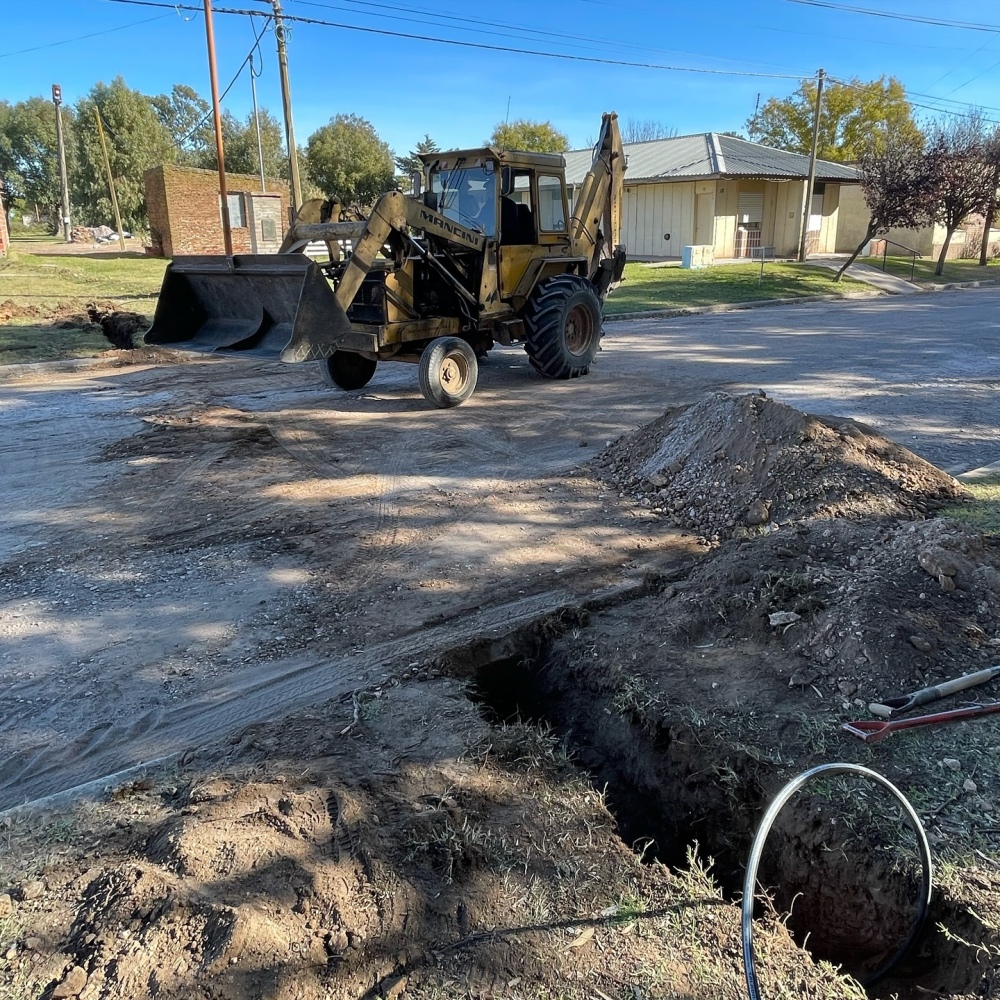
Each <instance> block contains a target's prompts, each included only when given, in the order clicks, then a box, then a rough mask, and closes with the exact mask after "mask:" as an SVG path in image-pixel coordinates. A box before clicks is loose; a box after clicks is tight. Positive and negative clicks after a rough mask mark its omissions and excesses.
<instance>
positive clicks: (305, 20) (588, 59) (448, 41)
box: [105, 0, 812, 80]
mask: <svg viewBox="0 0 1000 1000" xmlns="http://www.w3.org/2000/svg"><path fill="white" fill-rule="evenodd" d="M105 2H106V3H124V4H130V5H132V6H137V7H169V8H170V9H171V10H195V11H197V10H200V9H201V8H200V7H193V6H190V5H188V4H172V3H164V2H160V0H105ZM214 10H215V13H217V14H240V15H243V16H249V15H253V14H259V11H251V10H243V9H239V8H235V7H216V8H214ZM282 17H283V18H284V20H286V21H293V22H297V23H299V24H315V25H320V26H322V27H325V28H341V29H343V30H345V31H360V32H363V33H365V34H369V35H382V36H387V37H390V38H406V39H410V40H413V41H419V42H434V43H436V44H438V45H456V46H459V47H460V48H466V49H485V50H486V51H489V52H509V53H512V54H514V55H521V56H540V57H542V58H544V59H562V60H568V61H571V62H585V63H597V64H599V65H602V66H626V67H628V68H630V69H653V70H660V71H666V72H672V73H705V74H709V75H713V76H750V77H767V78H769V79H773V80H801V79H803V78H804V77H808V76H811V75H812V74H811V73H761V72H752V71H749V70H735V69H704V68H697V67H694V66H670V65H666V64H663V63H643V62H630V61H627V60H624V59H605V58H602V57H600V56H583V55H574V54H572V53H569V52H540V51H538V50H537V49H522V48H516V47H514V46H509V45H489V44H487V43H486V42H466V41H461V40H459V39H457V38H435V37H433V36H431V35H416V34H412V33H410V32H405V31H389V30H388V29H386V28H366V27H362V26H360V25H357V24H342V23H340V22H337V21H324V20H321V19H319V18H313V17H302V16H301V15H297V14H283V15H282Z"/></svg>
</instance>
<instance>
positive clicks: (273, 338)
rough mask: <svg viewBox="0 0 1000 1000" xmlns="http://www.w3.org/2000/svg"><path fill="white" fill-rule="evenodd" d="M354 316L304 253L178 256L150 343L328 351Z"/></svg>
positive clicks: (289, 356) (300, 357)
mask: <svg viewBox="0 0 1000 1000" xmlns="http://www.w3.org/2000/svg"><path fill="white" fill-rule="evenodd" d="M352 339H356V337H355V338H352V335H351V323H350V320H349V319H348V318H347V314H346V313H345V312H344V310H343V309H342V308H341V306H340V303H339V302H338V301H337V297H336V295H335V294H334V291H333V288H332V286H331V285H330V283H329V281H327V279H326V277H325V275H324V274H323V272H322V271H321V270H320V269H319V266H318V265H317V264H316V263H315V262H313V261H311V260H310V259H309V258H308V257H306V256H305V255H304V254H297V253H296V254H246V255H241V256H235V257H178V258H177V259H176V260H174V261H173V263H171V264H170V265H169V266H168V267H167V272H166V274H165V275H164V278H163V287H162V288H161V289H160V298H159V301H158V302H157V305H156V315H155V316H154V317H153V325H152V327H150V329H149V332H148V333H147V334H146V343H147V344H167V345H169V346H171V347H176V348H179V349H180V350H185V351H200V352H203V353H209V354H233V355H244V356H247V357H254V358H271V359H280V360H281V361H310V360H318V359H321V358H327V357H329V356H330V355H331V354H332V353H333V352H334V351H335V350H337V349H338V347H340V346H343V345H344V343H345V341H351V340H352Z"/></svg>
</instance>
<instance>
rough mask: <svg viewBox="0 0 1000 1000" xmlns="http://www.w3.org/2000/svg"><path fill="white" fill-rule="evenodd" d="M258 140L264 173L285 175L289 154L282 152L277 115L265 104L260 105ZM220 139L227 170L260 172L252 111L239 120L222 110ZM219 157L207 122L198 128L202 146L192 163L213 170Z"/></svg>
mask: <svg viewBox="0 0 1000 1000" xmlns="http://www.w3.org/2000/svg"><path fill="white" fill-rule="evenodd" d="M259 114H260V143H261V150H262V152H263V154H264V174H265V176H266V177H285V176H287V174H288V158H287V157H286V156H285V147H284V143H283V141H282V140H283V130H282V127H281V125H280V123H279V122H278V119H277V118H275V117H274V115H272V114H271V112H270V111H268V110H267V108H261V109H260V112H259ZM222 142H223V145H224V147H225V157H226V170H227V171H229V173H232V174H259V173H260V165H259V159H260V158H259V155H258V150H257V128H256V125H255V123H254V116H253V112H251V113H250V114H249V115H247V117H246V119H245V120H244V121H240V120H239V119H238V118H237V117H236V116H235V115H233V114H231V113H230V112H229V111H223V113H222ZM218 162H219V158H218V156H217V155H216V149H215V127H214V125H213V124H212V123H209V124H207V125H206V126H205V127H204V128H203V129H202V130H201V150H200V151H199V152H198V153H197V154H196V155H195V157H194V163H195V166H198V167H205V168H207V169H211V170H215V169H217V168H218Z"/></svg>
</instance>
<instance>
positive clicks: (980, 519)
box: [941, 472, 1000, 535]
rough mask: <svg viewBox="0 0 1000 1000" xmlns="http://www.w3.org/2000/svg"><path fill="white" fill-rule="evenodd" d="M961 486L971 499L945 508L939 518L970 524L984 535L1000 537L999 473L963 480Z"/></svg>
mask: <svg viewBox="0 0 1000 1000" xmlns="http://www.w3.org/2000/svg"><path fill="white" fill-rule="evenodd" d="M962 486H964V487H965V489H966V490H968V492H969V494H970V495H971V499H970V500H967V501H965V502H964V503H958V504H953V505H952V506H950V507H945V508H944V509H943V510H942V511H941V516H942V517H950V518H952V519H954V520H956V521H962V522H964V523H965V524H971V525H972V526H973V527H974V528H975V529H976V530H977V531H981V532H982V533H983V534H984V535H1000V472H995V473H993V474H992V475H987V476H981V477H977V478H974V479H972V478H970V479H963V480H962Z"/></svg>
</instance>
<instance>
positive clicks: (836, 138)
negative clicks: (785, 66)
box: [746, 76, 920, 163]
mask: <svg viewBox="0 0 1000 1000" xmlns="http://www.w3.org/2000/svg"><path fill="white" fill-rule="evenodd" d="M815 107H816V81H815V80H803V81H802V83H801V84H800V85H799V89H798V90H796V91H795V93H794V94H792V95H791V96H790V97H785V98H777V97H772V98H771V99H770V100H768V101H767V103H766V104H765V105H764V107H763V108H761V109H760V111H759V112H757V113H756V114H755V115H753V116H752V117H751V118H749V119H747V123H746V128H747V132H748V133H749V135H750V138H751V139H752V140H753V141H754V142H760V143H763V144H764V145H765V146H773V147H775V148H776V149H787V150H788V151H789V152H791V153H804V154H806V155H808V154H809V152H810V150H811V148H812V129H813V113H814V110H815ZM886 131H893V132H898V133H900V134H902V135H904V136H909V137H910V138H913V139H915V138H916V137H917V136H918V135H919V133H920V130H919V129H918V128H917V125H916V123H915V122H914V120H913V109H912V108H911V107H910V103H909V101H907V99H906V91H905V90H904V89H903V85H902V84H901V83H900V82H899V80H897V79H896V78H895V77H889V78H888V80H887V79H886V78H885V77H884V76H882V77H879V78H878V79H877V80H872V81H870V82H869V83H863V82H862V81H861V80H859V79H857V78H855V79H853V80H851V81H850V82H849V83H836V82H828V83H827V85H826V86H825V87H824V88H823V113H822V116H821V117H820V128H819V148H818V150H817V154H816V155H817V156H818V157H819V158H820V159H821V160H834V161H836V162H841V163H845V162H853V161H855V160H857V159H858V157H859V156H860V155H861V152H862V150H863V149H864V148H865V145H866V143H867V140H868V137H869V136H871V135H873V134H875V133H881V132H886Z"/></svg>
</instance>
